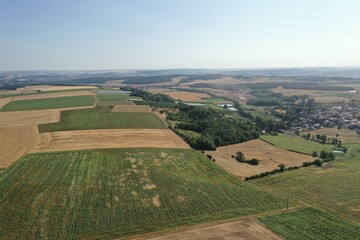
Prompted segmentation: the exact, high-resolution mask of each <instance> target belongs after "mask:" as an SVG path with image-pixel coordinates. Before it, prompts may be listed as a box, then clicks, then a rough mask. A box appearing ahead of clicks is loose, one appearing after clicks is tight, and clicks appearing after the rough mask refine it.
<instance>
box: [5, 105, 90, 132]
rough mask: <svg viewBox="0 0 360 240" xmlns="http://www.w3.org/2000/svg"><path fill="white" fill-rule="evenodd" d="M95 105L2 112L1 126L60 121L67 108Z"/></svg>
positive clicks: (73, 108)
mask: <svg viewBox="0 0 360 240" xmlns="http://www.w3.org/2000/svg"><path fill="white" fill-rule="evenodd" d="M87 108H93V106H85V107H71V108H57V109H44V110H31V111H15V112H0V123H1V127H15V126H24V125H34V124H35V125H37V124H45V123H54V122H58V121H59V118H60V112H61V111H66V110H76V109H87Z"/></svg>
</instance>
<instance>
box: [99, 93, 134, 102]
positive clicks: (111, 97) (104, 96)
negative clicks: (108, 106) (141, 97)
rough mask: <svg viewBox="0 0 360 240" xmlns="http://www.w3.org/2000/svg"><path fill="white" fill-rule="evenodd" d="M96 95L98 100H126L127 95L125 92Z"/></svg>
mask: <svg viewBox="0 0 360 240" xmlns="http://www.w3.org/2000/svg"><path fill="white" fill-rule="evenodd" d="M96 97H97V98H98V99H99V100H100V101H118V100H128V99H129V95H126V94H109V95H107V94H98V95H96Z"/></svg>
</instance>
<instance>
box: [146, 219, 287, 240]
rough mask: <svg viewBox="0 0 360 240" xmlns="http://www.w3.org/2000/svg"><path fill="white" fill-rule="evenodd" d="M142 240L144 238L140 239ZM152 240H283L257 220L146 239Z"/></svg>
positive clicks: (194, 229) (246, 220) (244, 220)
mask: <svg viewBox="0 0 360 240" xmlns="http://www.w3.org/2000/svg"><path fill="white" fill-rule="evenodd" d="M140 239H142V238H140ZM144 239H150V240H167V239H172V240H182V239H187V240H199V239H202V240H205V239H208V240H210V239H217V240H227V239H253V240H255V239H262V240H281V238H280V237H279V236H278V235H277V234H275V233H274V232H272V231H271V230H269V229H267V228H266V227H264V226H263V225H261V224H259V222H258V221H256V220H255V219H251V218H247V219H242V220H238V221H235V222H229V223H220V224H217V225H211V226H203V227H196V228H193V229H189V230H185V231H179V232H176V233H170V234H166V235H163V236H158V237H152V238H144Z"/></svg>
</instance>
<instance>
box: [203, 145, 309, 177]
mask: <svg viewBox="0 0 360 240" xmlns="http://www.w3.org/2000/svg"><path fill="white" fill-rule="evenodd" d="M238 151H241V152H243V153H244V155H245V158H246V159H251V158H257V159H259V160H260V164H259V165H257V166H252V165H249V164H247V163H239V162H238V161H237V160H236V159H235V158H232V157H231V156H232V155H234V156H236V153H237V152H238ZM206 154H210V155H211V156H213V157H214V158H215V159H216V164H217V165H219V166H220V167H222V168H223V169H224V170H226V171H227V172H229V173H231V174H233V175H235V176H238V177H241V178H244V177H248V176H252V175H255V174H258V173H262V172H266V171H271V170H273V169H276V168H278V166H279V164H285V166H287V167H289V166H301V165H302V163H303V162H309V161H314V160H315V158H313V157H311V156H308V155H305V154H300V153H294V152H290V151H288V150H284V149H280V148H277V147H275V146H273V145H271V144H269V143H266V142H264V141H262V140H261V139H256V140H251V141H248V142H245V143H239V144H233V145H228V146H225V147H218V148H217V149H216V151H206Z"/></svg>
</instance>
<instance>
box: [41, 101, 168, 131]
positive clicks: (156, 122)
mask: <svg viewBox="0 0 360 240" xmlns="http://www.w3.org/2000/svg"><path fill="white" fill-rule="evenodd" d="M116 128H148V129H149V128H151V129H161V128H166V125H165V123H164V121H163V120H161V119H160V118H159V117H158V116H156V115H155V114H153V113H113V112H111V109H110V108H109V107H101V108H95V109H82V110H74V111H63V112H61V115H60V122H59V123H49V124H41V125H39V131H40V132H41V133H43V132H54V131H70V130H85V129H116Z"/></svg>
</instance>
